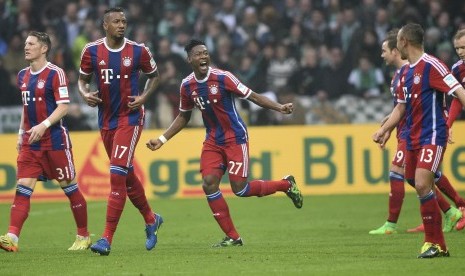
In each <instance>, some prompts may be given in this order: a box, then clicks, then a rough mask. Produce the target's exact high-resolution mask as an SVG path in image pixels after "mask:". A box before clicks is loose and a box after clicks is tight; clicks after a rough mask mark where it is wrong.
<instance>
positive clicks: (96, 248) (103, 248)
mask: <svg viewBox="0 0 465 276" xmlns="http://www.w3.org/2000/svg"><path fill="white" fill-rule="evenodd" d="M90 250H91V251H92V252H94V253H97V254H99V255H100V256H108V255H109V254H110V250H111V247H110V243H109V242H108V241H107V239H106V238H101V239H100V240H98V241H97V242H96V243H94V244H93V245H91V246H90Z"/></svg>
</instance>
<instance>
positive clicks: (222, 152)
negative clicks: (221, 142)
mask: <svg viewBox="0 0 465 276" xmlns="http://www.w3.org/2000/svg"><path fill="white" fill-rule="evenodd" d="M226 170H227V171H228V174H229V180H243V179H247V176H248V171H249V143H244V144H240V145H237V144H232V145H228V146H218V145H215V144H214V143H212V142H210V141H205V142H204V143H203V147H202V154H201V156H200V172H201V173H202V176H206V175H210V174H214V175H216V176H218V177H219V178H221V177H222V176H223V174H224V173H225V171H226Z"/></svg>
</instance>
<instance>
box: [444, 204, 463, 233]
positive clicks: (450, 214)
mask: <svg viewBox="0 0 465 276" xmlns="http://www.w3.org/2000/svg"><path fill="white" fill-rule="evenodd" d="M461 218H462V212H461V211H460V210H459V209H457V208H455V207H453V206H451V207H450V209H449V210H447V212H446V214H445V216H444V227H443V228H442V232H451V231H452V229H454V227H455V225H457V223H458V222H459V220H460V219H461Z"/></svg>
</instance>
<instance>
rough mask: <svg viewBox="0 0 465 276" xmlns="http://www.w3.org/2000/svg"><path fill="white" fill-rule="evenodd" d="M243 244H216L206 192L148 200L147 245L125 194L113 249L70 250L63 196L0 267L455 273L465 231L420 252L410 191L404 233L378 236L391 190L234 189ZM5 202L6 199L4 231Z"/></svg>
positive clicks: (43, 206) (9, 271)
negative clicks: (150, 233)
mask: <svg viewBox="0 0 465 276" xmlns="http://www.w3.org/2000/svg"><path fill="white" fill-rule="evenodd" d="M227 201H228V203H229V207H230V211H231V214H232V217H233V219H234V222H235V225H236V228H237V229H238V231H239V233H241V235H242V238H243V240H244V246H243V247H234V248H211V247H210V246H211V244H213V243H214V242H217V241H219V240H221V239H222V238H223V234H222V232H221V230H220V229H219V227H218V226H217V224H216V222H215V220H214V219H213V217H212V215H211V212H210V209H209V208H208V205H207V203H206V200H205V199H203V198H199V199H161V200H152V201H151V204H152V207H153V208H154V209H155V211H157V212H159V213H160V214H162V215H163V218H164V220H165V223H164V224H163V226H162V228H161V229H160V231H159V237H158V244H157V246H156V247H155V249H154V250H152V251H146V249H145V245H144V244H145V234H144V225H143V220H142V217H141V216H140V215H139V213H138V212H137V210H136V209H135V208H134V207H133V206H132V204H131V203H130V202H129V201H128V202H127V203H126V208H125V211H124V213H123V216H122V218H121V221H120V223H119V226H118V230H117V232H116V235H115V238H114V240H113V245H112V251H111V253H110V255H109V256H107V257H105V256H98V255H95V254H92V253H91V252H90V251H89V250H87V251H83V252H68V251H67V248H68V247H69V246H70V245H71V244H72V242H73V240H74V235H75V226H74V221H73V220H72V215H71V213H70V210H69V207H68V203H67V202H58V203H40V202H33V203H32V208H31V212H30V216H29V219H28V220H27V221H26V224H25V227H24V228H23V231H22V235H21V240H20V246H19V247H20V251H19V252H17V253H7V252H4V251H0V264H1V265H0V275H239V274H240V275H438V273H440V274H441V275H459V274H461V272H460V271H461V270H462V267H463V262H464V261H463V260H464V259H465V236H464V235H465V231H464V232H456V231H455V232H452V233H446V234H445V236H446V240H447V243H448V246H449V250H450V252H451V257H450V258H436V259H432V260H421V259H417V258H416V256H417V254H418V253H419V250H420V247H421V245H422V243H423V235H422V234H409V233H406V232H405V230H406V229H407V228H410V227H414V226H417V225H418V224H419V223H420V215H419V208H418V204H419V203H418V199H417V198H416V196H415V194H413V193H407V194H406V198H405V201H404V206H403V210H402V213H401V216H400V219H399V234H397V235H390V236H372V235H368V231H369V230H371V229H374V228H377V227H379V226H381V225H382V224H383V223H384V221H385V219H386V213H387V195H385V194H379V195H331V196H306V197H305V199H304V206H303V208H302V209H300V210H297V209H295V208H294V206H293V205H292V203H291V201H290V200H289V199H288V198H287V197H282V196H272V197H266V198H245V199H243V198H228V199H227ZM9 209H10V205H9V204H1V205H0V232H1V233H4V232H6V230H7V227H8V222H9ZM105 210H106V203H105V202H89V203H88V212H89V229H90V231H91V232H92V233H93V234H94V236H93V241H95V240H97V239H98V238H99V235H100V234H101V233H102V230H103V227H104V217H105Z"/></svg>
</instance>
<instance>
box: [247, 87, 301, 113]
mask: <svg viewBox="0 0 465 276" xmlns="http://www.w3.org/2000/svg"><path fill="white" fill-rule="evenodd" d="M247 99H248V100H250V101H251V102H253V103H254V104H256V105H259V106H261V107H263V108H267V109H271V110H275V111H278V112H281V113H283V114H291V113H292V112H293V111H294V107H293V105H292V103H286V104H280V103H277V102H275V101H272V100H270V99H269V98H267V97H265V96H263V95H260V94H258V93H256V92H252V93H251V94H250V96H249V97H248V98H247Z"/></svg>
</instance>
